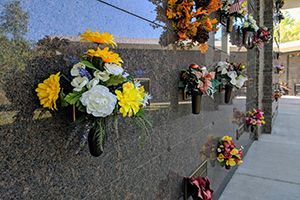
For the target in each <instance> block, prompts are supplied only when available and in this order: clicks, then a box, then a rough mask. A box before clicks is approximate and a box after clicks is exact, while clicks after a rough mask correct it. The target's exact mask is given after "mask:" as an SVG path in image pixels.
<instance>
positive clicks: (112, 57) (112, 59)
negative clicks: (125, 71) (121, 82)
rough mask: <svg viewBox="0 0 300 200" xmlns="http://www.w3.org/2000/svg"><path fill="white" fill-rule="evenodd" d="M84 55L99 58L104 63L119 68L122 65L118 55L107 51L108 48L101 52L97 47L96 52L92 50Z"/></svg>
mask: <svg viewBox="0 0 300 200" xmlns="http://www.w3.org/2000/svg"><path fill="white" fill-rule="evenodd" d="M86 54H87V55H88V56H90V57H99V58H101V59H102V60H103V62H105V63H115V64H117V65H119V66H121V65H122V63H123V60H122V58H121V57H120V56H119V54H117V53H114V52H112V51H109V48H108V47H105V48H104V49H103V50H102V49H100V48H99V47H98V48H97V50H96V51H95V50H94V49H89V50H88V51H87V52H86Z"/></svg>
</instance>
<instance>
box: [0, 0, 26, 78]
mask: <svg viewBox="0 0 300 200" xmlns="http://www.w3.org/2000/svg"><path fill="white" fill-rule="evenodd" d="M27 27H28V13H27V12H25V11H23V10H22V7H21V4H20V1H17V0H14V1H10V2H9V3H7V4H5V5H4V8H3V10H2V12H1V13H0V47H1V48H0V68H1V71H0V76H1V79H3V78H4V77H5V76H6V75H7V72H9V71H10V72H12V71H15V70H23V69H25V66H26V64H27V62H28V60H29V58H30V45H29V42H28V41H27V40H26V39H25V34H26V32H27V29H28V28H27ZM0 81H1V80H0Z"/></svg>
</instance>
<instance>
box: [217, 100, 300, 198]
mask: <svg viewBox="0 0 300 200" xmlns="http://www.w3.org/2000/svg"><path fill="white" fill-rule="evenodd" d="M220 200H300V99H297V98H284V99H281V100H280V105H279V113H278V116H277V118H276V121H275V123H274V127H273V133H272V134H271V135H265V134H264V135H262V137H261V138H260V139H259V141H255V142H254V143H253V145H252V146H251V147H250V149H249V151H248V153H247V155H246V157H245V158H244V163H243V165H241V166H240V167H239V169H238V170H237V171H236V173H235V174H234V176H233V177H232V179H231V180H230V182H229V183H228V185H227V187H226V188H225V190H224V192H223V194H222V195H221V197H220Z"/></svg>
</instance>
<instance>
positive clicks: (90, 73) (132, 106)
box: [36, 30, 151, 156]
mask: <svg viewBox="0 0 300 200" xmlns="http://www.w3.org/2000/svg"><path fill="white" fill-rule="evenodd" d="M81 40H82V41H87V42H92V43H94V44H95V45H96V46H95V48H91V49H88V50H87V52H86V53H85V54H84V56H83V60H82V61H80V62H78V63H77V64H75V65H74V66H73V67H72V68H71V69H70V76H71V77H72V80H71V81H70V85H71V86H72V91H65V90H63V89H62V88H61V85H60V77H61V74H60V72H58V73H56V74H52V75H51V76H50V77H49V78H48V79H46V80H44V82H43V83H40V84H38V87H37V89H36V92H37V96H38V97H39V99H40V104H41V105H42V106H43V107H44V108H47V109H51V110H57V103H56V102H57V101H58V100H59V99H60V100H61V106H69V105H70V106H74V107H76V108H77V110H79V111H80V112H81V113H82V115H83V117H82V120H78V121H79V122H82V121H84V122H85V123H87V124H91V127H89V126H88V127H89V128H87V129H86V130H85V135H84V138H85V141H84V143H85V142H87V141H86V140H88V142H89V147H90V152H91V154H92V155H93V156H99V155H100V154H101V153H102V152H103V144H104V140H105V138H106V137H105V136H106V134H107V133H106V118H108V117H109V116H117V115H119V114H121V115H122V116H123V117H130V118H133V119H134V121H135V123H136V124H137V125H138V126H139V127H140V128H142V130H143V131H142V132H143V133H147V132H148V128H149V127H151V124H150V122H149V121H148V120H146V118H145V113H144V109H143V108H144V107H145V106H146V105H147V103H148V100H149V99H151V96H150V95H149V94H148V93H147V92H146V91H145V90H144V87H143V86H141V84H140V83H139V82H137V81H134V79H133V78H132V77H131V76H129V75H128V74H127V73H126V72H125V71H124V69H123V68H122V63H123V60H122V59H121V57H120V56H119V54H117V53H114V52H113V51H110V50H109V47H108V46H111V47H115V46H116V43H115V42H114V37H113V35H111V34H109V33H99V32H92V31H90V30H87V31H86V32H85V33H83V34H81ZM100 45H107V47H104V48H101V47H100ZM67 76H68V75H62V77H67ZM66 79H68V78H66ZM68 80H69V79H68ZM66 89H67V87H66ZM65 92H67V93H65ZM79 122H78V123H79ZM87 134H88V136H87Z"/></svg>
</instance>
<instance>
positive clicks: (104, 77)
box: [94, 71, 109, 82]
mask: <svg viewBox="0 0 300 200" xmlns="http://www.w3.org/2000/svg"><path fill="white" fill-rule="evenodd" d="M94 76H95V77H96V78H97V79H99V80H101V81H103V82H105V81H107V80H108V79H109V73H108V72H107V71H103V72H102V71H95V72H94Z"/></svg>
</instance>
